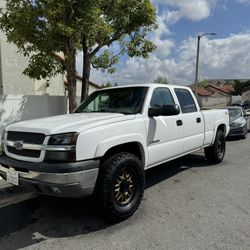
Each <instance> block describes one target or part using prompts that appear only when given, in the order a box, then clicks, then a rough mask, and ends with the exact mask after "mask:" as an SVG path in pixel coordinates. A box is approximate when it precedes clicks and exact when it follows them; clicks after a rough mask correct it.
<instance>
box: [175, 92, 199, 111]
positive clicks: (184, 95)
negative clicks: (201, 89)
mask: <svg viewBox="0 0 250 250" xmlns="http://www.w3.org/2000/svg"><path fill="white" fill-rule="evenodd" d="M175 94H176V96H177V98H178V100H179V103H180V105H181V110H182V113H192V112H196V111H197V108H196V105H195V102H194V99H193V97H192V95H191V94H190V92H189V91H188V90H186V89H175Z"/></svg>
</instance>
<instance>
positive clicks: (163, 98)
mask: <svg viewBox="0 0 250 250" xmlns="http://www.w3.org/2000/svg"><path fill="white" fill-rule="evenodd" d="M169 104H174V99H173V97H172V94H171V92H170V90H169V89H167V88H157V89H155V90H154V93H153V96H152V99H151V102H150V106H151V107H152V108H157V107H158V108H159V107H162V106H163V105H169Z"/></svg>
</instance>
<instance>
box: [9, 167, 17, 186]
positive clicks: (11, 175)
mask: <svg viewBox="0 0 250 250" xmlns="http://www.w3.org/2000/svg"><path fill="white" fill-rule="evenodd" d="M7 182H8V183H11V184H13V185H15V186H18V184H19V176H18V172H16V171H15V170H13V169H10V170H9V171H8V172H7Z"/></svg>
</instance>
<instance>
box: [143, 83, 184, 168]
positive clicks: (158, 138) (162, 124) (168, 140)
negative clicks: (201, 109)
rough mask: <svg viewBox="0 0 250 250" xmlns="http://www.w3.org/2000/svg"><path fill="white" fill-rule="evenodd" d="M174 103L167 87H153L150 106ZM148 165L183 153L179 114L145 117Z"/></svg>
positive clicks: (181, 127)
mask: <svg viewBox="0 0 250 250" xmlns="http://www.w3.org/2000/svg"><path fill="white" fill-rule="evenodd" d="M169 104H170V105H171V104H175V101H174V98H173V96H172V94H171V92H170V90H169V89H168V88H167V87H159V88H156V89H154V92H153V94H152V97H151V101H150V107H151V108H159V107H162V106H163V105H169ZM146 124H147V126H148V128H147V131H148V136H147V145H148V153H149V155H148V166H149V167H150V166H153V165H156V164H158V163H160V162H164V161H166V160H168V159H171V158H173V157H175V156H178V155H180V154H182V153H183V149H184V148H183V126H182V118H181V115H174V116H156V117H147V118H146Z"/></svg>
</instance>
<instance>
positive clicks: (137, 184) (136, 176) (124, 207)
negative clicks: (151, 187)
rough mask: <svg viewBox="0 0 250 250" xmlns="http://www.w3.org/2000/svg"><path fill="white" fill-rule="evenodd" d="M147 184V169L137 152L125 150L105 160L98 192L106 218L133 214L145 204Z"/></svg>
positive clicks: (124, 217)
mask: <svg viewBox="0 0 250 250" xmlns="http://www.w3.org/2000/svg"><path fill="white" fill-rule="evenodd" d="M144 186H145V174H144V169H143V166H142V164H141V162H140V160H139V159H138V158H137V157H136V156H135V155H133V154H131V153H126V152H124V153H118V154H115V155H113V156H111V157H109V158H108V159H107V160H105V161H104V162H103V163H102V165H101V167H100V173H99V176H98V181H97V187H96V194H97V198H98V201H99V204H100V205H101V207H102V209H103V212H104V214H105V215H106V217H107V218H108V219H109V220H111V221H113V222H119V221H122V220H125V219H127V218H129V217H130V216H132V215H133V214H134V212H135V211H136V210H137V208H138V207H139V205H140V203H141V200H142V197H143V193H144Z"/></svg>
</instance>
